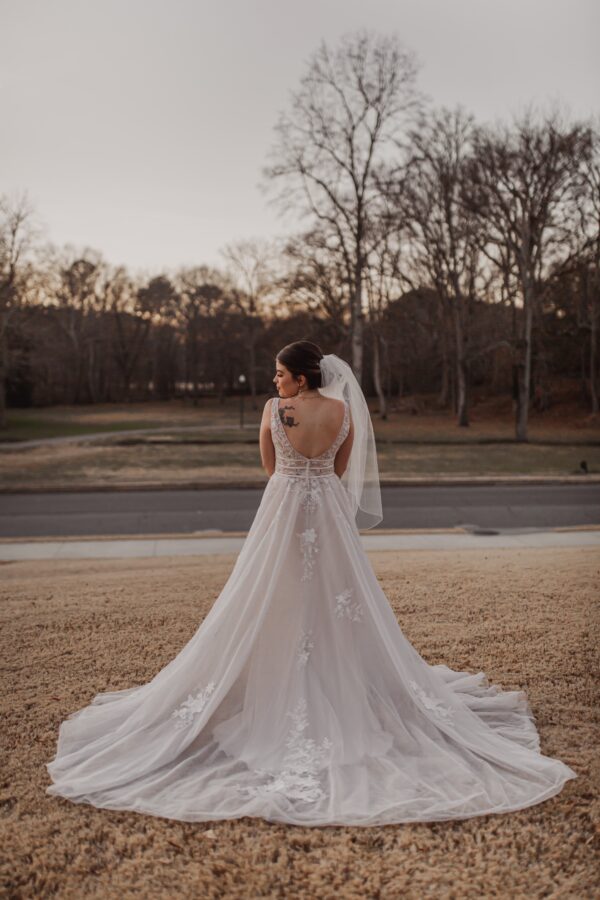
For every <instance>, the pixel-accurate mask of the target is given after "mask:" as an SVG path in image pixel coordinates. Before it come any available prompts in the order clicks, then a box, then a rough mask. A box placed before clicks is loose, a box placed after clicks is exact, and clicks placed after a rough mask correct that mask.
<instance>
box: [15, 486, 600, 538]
mask: <svg viewBox="0 0 600 900" xmlns="http://www.w3.org/2000/svg"><path fill="white" fill-rule="evenodd" d="M261 496H262V490H237V489H236V490H234V489H230V490H223V489H220V490H219V489H215V490H189V491H123V492H118V491H115V492H112V491H110V492H108V491H107V492H81V493H54V494H53V493H42V494H2V495H0V537H22V538H28V537H76V536H78V537H83V536H90V535H113V534H114V535H145V534H157V535H158V534H194V533H202V532H203V531H207V530H218V531H223V532H228V531H247V530H248V529H249V527H250V525H251V524H252V520H253V518H254V515H255V513H256V510H257V508H258V504H259V502H260V498H261ZM382 496H383V507H384V518H383V522H382V523H381V526H380V527H382V528H451V527H455V526H462V527H467V528H468V529H471V530H474V531H480V530H487V529H491V530H498V531H506V530H519V529H546V528H557V527H565V526H573V525H580V526H586V525H587V526H590V525H600V485H598V484H591V485H585V484H584V485H581V484H573V485H558V484H557V485H524V486H522V487H521V486H514V485H495V486H475V485H472V486H466V487H465V486H461V485H456V486H447V487H441V486H435V485H434V486H427V487H405V486H399V487H388V488H384V489H383V490H382ZM375 530H376V529H375ZM375 530H373V531H372V532H371V533H374V531H375Z"/></svg>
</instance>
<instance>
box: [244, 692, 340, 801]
mask: <svg viewBox="0 0 600 900" xmlns="http://www.w3.org/2000/svg"><path fill="white" fill-rule="evenodd" d="M287 715H288V716H290V718H291V719H292V727H291V729H290V732H289V734H288V737H287V740H286V742H285V746H286V748H287V749H286V752H285V754H284V757H283V760H282V767H281V771H280V772H279V773H278V774H277V775H271V776H270V777H271V778H272V780H271V781H269V782H267V783H266V784H263V785H257V786H252V787H241V786H240V787H239V789H240V790H241V791H244V792H247V793H248V794H250V795H252V796H255V795H257V794H258V795H260V794H261V793H263V792H264V793H272V792H275V791H276V792H278V793H281V794H284V795H285V796H286V797H287V798H288V799H289V800H303V801H305V802H306V803H315V802H316V801H317V800H320V799H321V797H323V796H324V794H325V792H324V790H323V788H322V786H321V783H320V781H319V777H318V773H319V769H320V768H321V767H322V765H323V760H324V759H325V757H326V755H327V753H328V751H329V750H330V749H331V747H332V746H333V745H332V743H331V741H330V740H329V738H323V740H322V741H321V743H320V744H317V742H316V741H315V740H313V739H312V738H307V737H303V735H304V732H305V731H306V729H307V728H308V716H307V714H306V700H305V699H304V698H301V699H300V700H299V701H298V703H297V704H296V708H295V709H294V711H293V712H291V713H287ZM257 771H258V774H260V775H268V773H267V772H264V771H262V770H257Z"/></svg>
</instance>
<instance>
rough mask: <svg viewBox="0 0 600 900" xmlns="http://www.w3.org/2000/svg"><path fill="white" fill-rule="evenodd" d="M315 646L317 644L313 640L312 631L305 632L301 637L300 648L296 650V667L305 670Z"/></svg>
mask: <svg viewBox="0 0 600 900" xmlns="http://www.w3.org/2000/svg"><path fill="white" fill-rule="evenodd" d="M314 646H315V642H314V641H313V639H312V631H303V632H302V634H301V635H300V640H299V641H298V648H297V650H296V665H297V666H298V668H299V669H303V668H304V666H305V665H306V663H307V662H308V658H309V656H310V654H311V652H312V650H313V648H314Z"/></svg>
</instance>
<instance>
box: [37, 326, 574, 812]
mask: <svg viewBox="0 0 600 900" xmlns="http://www.w3.org/2000/svg"><path fill="white" fill-rule="evenodd" d="M274 382H275V384H276V386H277V389H278V397H275V398H273V399H272V400H269V401H267V403H266V405H265V410H264V414H263V420H262V423H261V432H260V448H261V457H262V461H263V465H264V467H265V469H266V471H267V473H268V474H269V475H270V478H269V481H268V483H267V486H266V488H265V491H264V493H263V496H262V498H261V502H260V505H259V508H258V511H257V513H256V516H255V518H254V521H253V523H252V526H251V528H250V531H249V532H248V536H247V538H246V540H245V542H244V545H243V548H242V550H241V552H240V554H239V556H238V558H237V560H236V563H235V565H234V567H233V570H232V572H231V575H230V577H229V579H228V581H227V583H226V584H225V586H224V588H223V590H222V591H221V594H220V595H219V597H218V599H217V600H216V601H215V603H214V605H213V607H212V609H211V611H210V613H209V614H208V615H207V616H206V618H205V619H204V621H203V622H202V623H201V625H200V626H199V627H198V629H197V631H196V632H195V634H194V635H193V636H192V638H191V639H190V641H189V642H188V643H187V644H186V645H185V646H184V647H183V649H182V650H181V651H180V653H179V654H178V655H177V656H176V657H175V658H174V659H173V660H172V661H171V662H170V663H169V664H168V665H166V666H165V667H164V668H163V669H162V670H161V671H160V672H158V674H157V675H156V676H155V677H154V678H153V679H152V680H151V681H149V682H148V683H147V684H144V685H141V686H137V687H130V688H125V689H124V690H120V691H111V692H105V693H100V694H97V695H96V696H95V697H94V698H93V700H92V702H91V704H90V705H89V706H86V707H85V708H83V709H80V710H78V711H77V712H74V713H73V714H72V715H70V716H69V717H68V718H67V719H66V720H65V721H64V722H63V723H62V724H61V726H60V730H59V735H58V747H57V753H56V757H55V759H54V760H53V761H52V762H50V763H48V764H47V768H48V771H49V773H50V775H51V777H52V780H53V783H52V784H51V785H50V786H49V787H48V788H47V792H48V793H50V794H56V795H60V796H62V797H65V798H68V799H69V800H72V801H74V802H77V803H89V804H92V805H94V806H97V807H102V808H106V809H120V810H135V811H138V812H141V813H147V814H150V815H156V816H163V817H166V818H171V819H179V820H183V821H204V820H217V819H231V818H238V817H241V816H259V817H262V818H264V819H267V820H268V821H274V822H275V821H276V822H289V823H293V824H295V825H309V826H319V825H378V824H389V823H394V822H425V821H436V820H442V819H464V818H468V817H471V816H478V815H485V814H489V813H503V812H509V811H511V810H517V809H523V808H525V807H528V806H531V805H533V804H535V803H539V802H541V801H543V800H546V799H548V798H549V797H552V796H553V795H555V794H557V793H558V792H559V791H560V790H561V788H562V787H563V785H564V783H565V782H566V781H567V780H568V779H570V778H575V777H576V773H575V772H574V771H573V770H572V769H570V768H569V767H568V766H567V765H565V764H564V763H563V762H561V761H560V760H557V759H552V758H550V757H547V756H544V755H543V754H542V753H541V752H540V746H539V737H538V734H537V730H536V727H535V723H534V719H533V715H532V713H531V710H530V707H529V704H528V701H527V697H526V695H525V694H524V693H523V692H522V691H501V690H500V689H499V688H498V687H496V686H494V685H490V684H489V683H488V680H487V678H486V676H485V674H484V673H483V672H477V673H474V674H471V673H468V672H458V671H453V670H452V669H450V668H448V667H447V666H445V665H429V664H428V663H427V662H426V661H425V660H424V659H423V658H422V657H421V656H420V655H419V653H418V652H417V651H416V650H415V649H414V647H413V646H412V645H411V644H410V642H409V641H408V640H407V639H406V638H405V636H404V634H403V633H402V631H401V629H400V627H399V625H398V622H397V620H396V618H395V616H394V613H393V611H392V609H391V607H390V605H389V602H388V600H387V598H386V596H385V594H384V593H383V591H382V589H381V587H380V585H379V582H378V581H377V578H376V576H375V573H374V571H373V569H372V567H371V564H370V562H369V559H368V557H367V556H366V554H365V552H364V550H363V547H362V544H361V539H360V535H359V531H358V528H359V527H366V528H369V527H372V526H373V525H376V524H377V523H378V522H380V521H381V518H382V514H381V494H380V490H379V477H378V469H377V458H376V452H375V441H374V437H373V428H372V425H371V420H370V416H369V412H368V408H367V405H366V402H365V399H364V396H363V394H362V392H361V390H360V387H359V385H358V382H357V381H356V379H355V377H354V375H353V373H352V370H351V369H350V367H349V366H348V365H347V364H346V363H345V362H344V361H343V360H341V359H339V357H337V356H335V355H334V354H328V355H325V356H324V355H323V354H322V352H321V350H320V349H319V347H317V346H316V345H315V344H313V343H311V342H308V341H298V342H295V343H294V344H290V345H288V346H287V347H285V348H283V350H282V351H281V352H280V353H279V354H278V355H277V358H276V372H275V377H274Z"/></svg>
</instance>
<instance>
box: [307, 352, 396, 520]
mask: <svg viewBox="0 0 600 900" xmlns="http://www.w3.org/2000/svg"><path fill="white" fill-rule="evenodd" d="M320 367H321V381H322V386H321V387H320V388H319V391H320V392H321V393H322V394H323V395H324V396H326V397H336V398H337V399H338V400H346V401H347V402H348V405H349V407H350V416H351V419H352V422H353V424H354V441H353V444H352V451H351V453H350V460H349V462H348V467H347V469H346V471H345V472H344V474H343V475H342V483H343V484H344V486H345V487H346V490H347V491H348V494H349V496H350V499H351V501H352V504H353V507H354V515H355V518H356V525H357V527H358V528H373V527H374V526H375V525H378V524H379V522H381V520H382V519H383V513H382V508H381V489H380V486H379V468H378V466H377V450H376V447H375V435H374V433H373V425H372V423H371V415H370V413H369V407H368V406H367V401H366V400H365V396H364V394H363V392H362V389H361V387H360V384H359V383H358V381H357V380H356V376H355V375H354V372H353V371H352V369H351V368H350V366H349V365H348V363H347V362H344V360H343V359H340V357H339V356H336V354H335V353H328V354H326V355H325V356H323V358H322V359H321V361H320Z"/></svg>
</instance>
